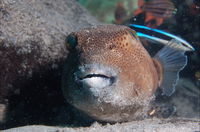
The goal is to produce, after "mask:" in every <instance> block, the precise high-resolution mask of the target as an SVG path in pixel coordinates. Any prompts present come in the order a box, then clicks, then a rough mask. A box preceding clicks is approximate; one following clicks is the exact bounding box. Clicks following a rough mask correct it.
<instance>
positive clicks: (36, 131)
mask: <svg viewBox="0 0 200 132" xmlns="http://www.w3.org/2000/svg"><path fill="white" fill-rule="evenodd" d="M174 122H175V123H174ZM199 125H200V124H199V122H198V121H197V120H174V121H173V120H168V121H166V120H165V121H163V120H159V119H147V120H143V121H133V122H128V123H121V124H119V123H118V124H114V125H110V124H107V125H104V126H102V125H100V124H98V123H94V124H93V125H92V126H91V127H85V128H84V127H80V128H70V127H65V128H60V127H50V126H41V125H33V126H24V127H19V128H13V129H8V130H5V131H2V132H44V131H45V132H85V131H87V132H97V131H98V132H134V131H136V132H154V131H156V132H198V131H200V128H199Z"/></svg>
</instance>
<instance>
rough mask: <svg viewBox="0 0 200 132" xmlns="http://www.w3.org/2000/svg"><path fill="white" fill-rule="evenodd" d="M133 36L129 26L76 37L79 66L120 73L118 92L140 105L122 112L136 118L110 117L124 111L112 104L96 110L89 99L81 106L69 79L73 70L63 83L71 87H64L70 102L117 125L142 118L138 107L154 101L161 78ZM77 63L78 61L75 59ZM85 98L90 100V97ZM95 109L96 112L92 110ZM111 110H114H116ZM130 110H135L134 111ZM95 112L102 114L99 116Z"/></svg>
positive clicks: (94, 29) (107, 27) (105, 27)
mask: <svg viewBox="0 0 200 132" xmlns="http://www.w3.org/2000/svg"><path fill="white" fill-rule="evenodd" d="M131 32H133V30H132V29H130V28H128V27H126V26H119V25H103V26H97V27H92V28H90V29H84V30H82V31H79V32H75V33H72V34H74V35H76V36H77V39H78V45H77V46H76V49H75V50H76V51H78V52H77V54H78V55H77V58H78V59H77V60H78V62H77V65H85V64H91V63H97V64H101V65H104V66H108V67H110V68H113V69H116V70H117V71H118V81H117V84H116V86H115V89H117V91H118V92H119V93H120V96H123V98H124V99H125V100H134V99H135V100H134V101H135V102H136V103H135V104H134V103H133V104H132V106H129V107H127V108H124V109H123V110H122V111H130V113H131V114H130V113H128V114H129V115H131V116H132V117H131V119H129V118H127V117H126V118H124V117H122V118H119V119H118V118H116V117H115V116H113V115H110V113H115V112H117V110H119V109H120V110H121V108H117V106H114V105H112V103H111V105H110V104H106V105H104V104H103V105H99V106H92V105H95V104H93V103H91V102H90V100H89V99H87V101H85V100H84V99H83V98H82V99H81V101H82V103H81V102H79V103H77V102H76V101H77V100H78V99H77V100H76V99H75V98H74V97H73V96H77V95H75V94H72V93H73V91H72V90H73V88H72V86H74V85H73V83H71V81H73V79H72V80H70V79H69V78H71V77H69V76H70V74H71V75H72V74H73V70H70V68H69V69H68V70H67V74H66V76H68V77H69V78H68V79H66V78H65V77H64V79H65V81H63V82H64V85H68V86H63V87H64V88H63V91H64V95H65V97H66V99H67V100H68V102H70V103H71V104H72V105H74V106H75V107H78V109H81V110H83V111H85V112H86V113H88V114H89V115H91V116H93V117H95V118H96V119H99V120H105V121H114V122H116V121H128V120H132V119H135V118H134V116H135V117H138V116H141V115H142V114H137V115H136V113H137V109H136V108H137V107H138V106H137V105H136V104H137V103H138V102H140V101H141V100H142V101H143V102H145V100H146V102H149V100H151V98H152V97H153V94H154V92H155V90H156V89H157V88H158V85H159V75H158V73H157V68H156V66H155V65H154V62H153V59H152V58H151V56H150V55H149V54H148V52H147V51H146V50H145V48H144V47H143V46H142V44H141V43H140V40H139V39H138V38H137V36H134V35H133V34H132V33H131ZM73 52H74V51H73ZM73 59H75V58H74V57H73ZM68 63H71V62H68ZM66 82H70V83H66ZM69 85H70V86H69ZM66 87H68V88H66ZM74 87H76V86H74ZM88 96H89V95H88ZM85 97H86V98H89V97H87V96H85ZM146 102H145V103H144V104H145V105H148V103H147V104H146ZM81 104H84V105H85V106H81ZM134 105H135V106H134ZM141 105H143V104H141ZM93 107H94V109H95V110H92V109H93ZM95 107H96V108H95ZM98 107H102V108H105V109H106V111H107V113H106V112H105V110H104V112H102V113H101V112H100V111H98ZM111 107H113V109H112V108H111ZM130 107H131V108H130ZM132 107H133V108H132ZM85 109H86V110H85ZM88 109H91V110H88ZM129 109H134V110H133V111H131V110H129ZM109 110H110V111H109ZM120 110H119V111H120ZM91 111H92V112H91ZM141 111H145V110H143V109H140V111H138V113H141ZM95 112H96V113H98V114H95ZM145 112H146V111H145ZM122 113H123V112H122ZM134 113H135V114H134ZM101 114H102V117H101ZM103 114H104V115H106V116H113V118H115V119H113V118H108V119H107V118H104V116H103Z"/></svg>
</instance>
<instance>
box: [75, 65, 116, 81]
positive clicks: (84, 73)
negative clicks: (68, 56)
mask: <svg viewBox="0 0 200 132" xmlns="http://www.w3.org/2000/svg"><path fill="white" fill-rule="evenodd" d="M117 73H118V72H117V70H115V69H114V68H111V67H109V66H104V65H101V64H86V65H83V66H80V67H79V68H78V70H77V71H76V72H75V73H74V77H75V82H76V83H78V84H80V83H83V82H84V81H86V80H88V79H92V78H93V79H94V78H99V79H104V80H106V81H109V82H110V85H113V84H114V83H115V82H116V81H117V76H118V74H117Z"/></svg>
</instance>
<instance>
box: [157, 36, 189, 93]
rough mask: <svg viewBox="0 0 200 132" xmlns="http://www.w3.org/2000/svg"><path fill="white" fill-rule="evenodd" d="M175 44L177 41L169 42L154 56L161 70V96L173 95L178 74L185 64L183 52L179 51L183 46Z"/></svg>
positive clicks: (185, 57)
mask: <svg viewBox="0 0 200 132" xmlns="http://www.w3.org/2000/svg"><path fill="white" fill-rule="evenodd" d="M177 43H178V41H177V40H174V39H173V40H171V41H170V42H169V43H168V44H167V46H165V47H164V48H163V49H161V50H160V51H159V52H158V53H157V54H156V55H155V56H154V59H156V60H157V61H158V62H160V64H161V66H162V69H163V72H162V82H161V83H160V87H161V88H162V91H163V95H167V96H170V95H171V94H173V93H174V91H175V87H176V85H177V82H178V80H179V72H180V71H181V70H182V69H183V68H184V67H185V66H186V64H187V56H186V55H184V53H185V51H184V50H181V49H182V47H183V46H182V45H179V44H177Z"/></svg>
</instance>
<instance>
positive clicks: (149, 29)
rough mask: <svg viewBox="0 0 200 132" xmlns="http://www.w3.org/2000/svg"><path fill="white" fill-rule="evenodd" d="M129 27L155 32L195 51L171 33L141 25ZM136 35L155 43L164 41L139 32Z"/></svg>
mask: <svg viewBox="0 0 200 132" xmlns="http://www.w3.org/2000/svg"><path fill="white" fill-rule="evenodd" d="M129 26H130V27H132V28H139V29H144V30H148V31H153V32H156V33H160V34H162V35H165V36H168V37H170V38H172V39H176V40H178V41H179V42H181V43H182V44H183V45H184V46H185V47H188V48H189V49H190V51H194V50H195V49H194V48H193V47H192V45H191V44H189V43H188V42H187V41H185V40H184V39H182V38H180V37H178V36H175V35H173V34H171V33H168V32H165V31H162V30H158V29H153V28H149V27H146V26H142V25H136V24H130V25H129ZM136 32H137V29H136ZM137 35H138V36H139V37H144V38H148V39H152V40H155V41H157V40H162V41H163V40H164V39H160V38H158V37H155V36H151V35H148V34H145V33H141V32H138V33H137ZM164 41H167V42H168V40H164ZM159 42H161V41H159ZM161 43H162V42H161Z"/></svg>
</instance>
